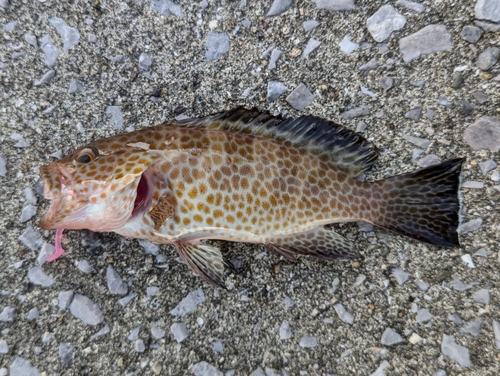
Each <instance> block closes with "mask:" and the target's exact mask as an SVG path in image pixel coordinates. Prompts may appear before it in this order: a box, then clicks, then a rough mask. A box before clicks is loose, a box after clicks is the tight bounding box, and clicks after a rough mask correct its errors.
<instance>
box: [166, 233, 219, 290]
mask: <svg viewBox="0 0 500 376" xmlns="http://www.w3.org/2000/svg"><path fill="white" fill-rule="evenodd" d="M174 245H175V248H176V249H177V252H179V255H180V256H181V257H182V259H183V260H184V262H185V263H186V264H187V265H188V266H189V268H190V269H191V270H192V271H193V272H194V274H196V275H199V276H200V277H201V278H203V279H204V280H205V281H207V282H208V283H211V284H213V285H216V286H220V287H222V288H226V286H225V284H224V280H223V279H224V267H225V266H226V262H225V261H224V259H223V258H222V254H221V253H220V251H219V249H218V248H216V247H213V246H211V245H208V244H190V243H182V242H176V243H174Z"/></svg>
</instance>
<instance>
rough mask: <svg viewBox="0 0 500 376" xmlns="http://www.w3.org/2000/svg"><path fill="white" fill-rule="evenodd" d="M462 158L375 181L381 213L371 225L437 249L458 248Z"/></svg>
mask: <svg viewBox="0 0 500 376" xmlns="http://www.w3.org/2000/svg"><path fill="white" fill-rule="evenodd" d="M464 160H465V159H464V158H461V159H452V160H449V161H446V162H443V163H441V164H438V165H435V166H431V167H427V168H424V169H422V170H419V171H415V172H412V173H410V174H405V175H399V176H394V177H391V178H389V179H386V180H382V181H380V182H377V183H376V184H377V186H378V188H379V189H381V194H382V199H381V201H382V202H381V203H380V205H381V207H382V208H384V209H385V213H384V211H383V209H382V210H381V214H379V215H378V217H377V218H376V219H375V220H374V224H375V225H377V226H381V227H384V228H387V229H389V230H393V231H396V232H398V233H400V234H403V235H407V236H411V237H412V238H414V239H417V240H421V241H424V242H427V243H431V244H435V245H438V246H441V247H453V246H457V245H459V242H458V233H457V228H458V226H459V221H460V219H459V211H460V197H459V195H460V193H459V187H460V170H461V167H462V163H463V162H464Z"/></svg>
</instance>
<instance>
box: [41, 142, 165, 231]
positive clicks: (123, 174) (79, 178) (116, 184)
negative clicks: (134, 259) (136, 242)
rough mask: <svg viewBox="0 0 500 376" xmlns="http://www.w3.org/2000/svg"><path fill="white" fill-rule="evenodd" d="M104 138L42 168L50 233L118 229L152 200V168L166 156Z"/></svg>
mask: <svg viewBox="0 0 500 376" xmlns="http://www.w3.org/2000/svg"><path fill="white" fill-rule="evenodd" d="M117 145H118V144H117V143H114V142H112V141H111V140H109V139H108V140H101V141H98V142H95V143H93V144H90V145H87V146H84V147H82V148H80V149H78V150H76V151H75V152H74V153H72V154H70V155H68V156H66V157H65V158H63V159H60V160H58V161H55V162H53V163H50V164H48V165H45V166H42V167H41V168H40V175H41V179H42V181H43V195H44V197H45V198H46V199H48V200H50V201H51V205H50V208H49V210H48V211H47V213H46V214H45V215H44V216H43V218H42V219H41V221H40V225H41V227H42V228H44V229H54V228H65V229H74V230H76V229H89V230H92V231H113V230H116V229H119V228H121V227H123V226H124V225H125V224H126V223H127V221H128V220H129V219H130V218H131V217H132V216H133V215H134V213H135V212H137V211H138V210H140V209H144V210H145V207H147V201H148V200H149V202H151V190H150V189H149V181H148V180H149V179H148V173H147V169H148V168H149V166H151V165H152V164H153V163H154V162H155V161H156V160H158V159H159V158H160V156H159V155H158V154H157V153H155V152H154V151H151V150H148V149H147V148H145V147H144V146H142V147H140V146H137V144H128V145H123V146H121V145H119V146H117Z"/></svg>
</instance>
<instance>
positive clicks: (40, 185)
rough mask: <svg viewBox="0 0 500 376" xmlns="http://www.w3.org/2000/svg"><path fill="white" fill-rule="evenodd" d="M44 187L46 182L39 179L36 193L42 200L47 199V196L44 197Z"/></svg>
mask: <svg viewBox="0 0 500 376" xmlns="http://www.w3.org/2000/svg"><path fill="white" fill-rule="evenodd" d="M43 185H44V182H43V179H42V178H40V179H38V180H37V181H36V183H35V192H36V194H37V195H38V196H40V197H41V198H45V196H44V195H43Z"/></svg>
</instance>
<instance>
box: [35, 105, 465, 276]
mask: <svg viewBox="0 0 500 376" xmlns="http://www.w3.org/2000/svg"><path fill="white" fill-rule="evenodd" d="M377 156H378V149H377V148H376V147H374V146H373V145H372V144H371V143H369V142H368V141H367V140H365V139H364V138H363V137H361V136H360V135H358V134H356V133H354V132H352V131H350V130H348V129H346V128H344V127H342V126H340V125H337V124H335V123H333V122H330V121H327V120H324V119H320V118H316V117H312V116H303V117H300V118H298V119H286V120H283V119H282V118H280V117H274V116H271V115H270V114H268V113H261V112H259V111H258V110H255V109H253V110H246V109H242V108H238V109H235V110H232V111H227V112H223V113H220V114H215V115H211V116H207V117H204V118H199V119H187V120H184V121H180V122H175V121H174V122H171V123H166V124H163V125H160V126H156V127H151V128H146V129H142V130H139V131H135V132H131V133H127V134H121V135H117V136H113V137H110V138H107V139H103V140H98V141H96V142H93V143H91V144H89V145H86V146H84V147H83V148H81V149H79V150H77V151H76V152H75V153H72V154H70V155H69V156H67V157H65V158H63V159H61V160H59V161H56V162H53V163H51V164H49V165H47V166H42V167H41V169H40V171H41V177H42V179H43V180H44V196H45V197H46V198H47V199H50V200H51V202H52V205H51V208H50V209H49V211H48V213H47V214H46V215H45V216H44V217H43V218H42V220H41V226H42V227H43V228H45V229H51V228H56V229H59V230H58V231H59V235H60V232H62V230H61V229H82V228H88V229H90V230H93V231H114V232H116V233H118V234H121V235H124V236H127V237H132V238H142V239H146V240H149V241H152V242H155V243H166V244H174V245H175V247H176V248H177V250H178V252H179V254H180V256H181V257H182V258H183V259H184V260H185V261H186V264H187V265H188V266H189V267H190V268H191V269H192V270H193V271H194V272H195V273H196V274H198V275H200V276H202V277H203V278H204V279H205V280H207V281H209V282H211V283H214V284H217V285H221V286H223V271H224V267H225V263H224V261H223V258H222V255H221V253H220V251H219V250H218V249H217V248H215V247H213V246H211V245H207V244H202V243H200V240H203V239H222V240H230V241H240V242H249V243H260V244H264V245H266V247H267V248H268V249H270V250H272V251H274V252H277V253H279V254H281V255H283V256H284V257H287V258H289V259H294V258H295V255H296V254H306V255H310V256H314V257H317V258H321V259H338V258H357V257H360V255H359V254H358V253H357V252H356V251H354V250H353V247H352V244H351V243H350V241H349V240H348V239H346V238H344V237H342V236H341V235H339V234H337V233H335V232H333V231H332V230H326V229H324V227H323V226H324V225H326V224H329V223H337V222H352V221H364V222H368V223H372V224H374V225H377V226H381V227H385V228H388V229H391V230H394V231H397V232H399V233H403V234H405V235H409V236H412V237H413V238H416V239H419V240H422V241H426V242H430V243H433V244H437V245H440V246H454V245H457V244H458V235H457V232H456V229H457V226H458V221H459V219H458V211H459V207H460V203H459V200H458V188H459V177H460V167H461V164H462V161H463V160H459V159H457V160H452V161H447V162H444V163H443V164H441V165H438V166H432V167H430V168H428V169H424V170H421V171H417V172H415V173H411V174H406V175H401V176H396V177H393V178H390V179H386V180H382V181H378V182H372V183H368V182H361V181H358V180H356V179H355V177H356V176H357V175H359V174H360V173H362V172H364V171H366V170H368V169H369V168H370V167H371V166H372V164H373V163H374V162H375V160H376V158H377ZM56 248H57V247H56ZM58 249H59V248H58ZM59 252H62V248H60V251H59Z"/></svg>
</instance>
